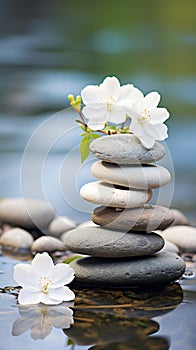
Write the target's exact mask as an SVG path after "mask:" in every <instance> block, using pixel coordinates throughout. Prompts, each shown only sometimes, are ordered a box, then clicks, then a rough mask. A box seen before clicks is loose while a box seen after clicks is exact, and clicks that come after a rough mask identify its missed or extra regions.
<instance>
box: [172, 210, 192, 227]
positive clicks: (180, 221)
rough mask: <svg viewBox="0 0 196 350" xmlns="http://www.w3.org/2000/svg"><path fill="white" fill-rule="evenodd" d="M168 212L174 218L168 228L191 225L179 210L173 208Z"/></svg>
mask: <svg viewBox="0 0 196 350" xmlns="http://www.w3.org/2000/svg"><path fill="white" fill-rule="evenodd" d="M170 210H171V212H172V214H173V217H174V221H173V222H172V224H171V225H170V226H178V225H183V226H190V225H191V224H190V221H189V220H188V218H187V217H186V216H185V215H184V214H183V213H182V212H181V211H180V210H178V209H173V208H172V209H170Z"/></svg>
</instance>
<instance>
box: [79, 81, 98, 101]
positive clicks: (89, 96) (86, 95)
mask: <svg viewBox="0 0 196 350" xmlns="http://www.w3.org/2000/svg"><path fill="white" fill-rule="evenodd" d="M100 94H101V91H100V88H99V86H97V85H87V86H86V87H85V88H84V89H83V90H82V91H81V97H82V101H83V103H84V104H85V105H88V104H89V103H98V102H99V100H100Z"/></svg>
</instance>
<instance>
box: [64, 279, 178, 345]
mask: <svg viewBox="0 0 196 350" xmlns="http://www.w3.org/2000/svg"><path fill="white" fill-rule="evenodd" d="M75 293H76V300H75V306H74V324H73V325H72V326H71V328H70V329H64V333H65V334H66V335H67V336H68V337H69V338H70V339H71V340H72V341H73V342H74V343H76V344H78V345H83V346H84V345H89V346H91V347H90V348H89V350H90V349H91V350H102V349H113V350H115V349H116V350H126V349H133V350H134V349H137V350H142V349H147V350H148V349H150V350H156V349H157V350H158V349H159V350H167V349H169V347H170V344H169V341H168V339H166V338H164V337H158V336H157V337H154V336H153V337H151V336H150V335H153V334H155V333H156V332H157V331H158V330H159V324H158V323H157V322H155V321H154V320H152V319H151V318H153V317H157V316H161V315H163V314H165V313H168V312H171V311H172V310H174V309H175V308H176V306H177V305H179V304H180V303H181V301H182V299H183V293H182V289H181V287H180V285H179V284H177V283H174V284H171V285H167V286H165V287H164V288H163V289H156V290H153V291H152V290H144V289H143V290H141V289H136V288H135V289H125V290H103V289H94V290H92V289H82V290H75ZM149 336H150V337H149Z"/></svg>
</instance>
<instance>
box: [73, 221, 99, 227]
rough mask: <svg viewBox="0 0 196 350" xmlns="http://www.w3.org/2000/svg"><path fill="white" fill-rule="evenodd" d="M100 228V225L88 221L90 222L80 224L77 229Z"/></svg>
mask: <svg viewBox="0 0 196 350" xmlns="http://www.w3.org/2000/svg"><path fill="white" fill-rule="evenodd" d="M98 226H99V225H96V224H95V223H94V222H93V221H91V220H88V221H84V222H81V224H79V225H78V226H77V228H79V227H98Z"/></svg>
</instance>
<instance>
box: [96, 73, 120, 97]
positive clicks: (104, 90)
mask: <svg viewBox="0 0 196 350" xmlns="http://www.w3.org/2000/svg"><path fill="white" fill-rule="evenodd" d="M100 90H101V95H102V96H103V97H104V96H114V97H116V96H118V94H119V90H120V82H119V80H118V79H117V78H116V77H107V78H105V79H104V81H103V83H102V84H100Z"/></svg>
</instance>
